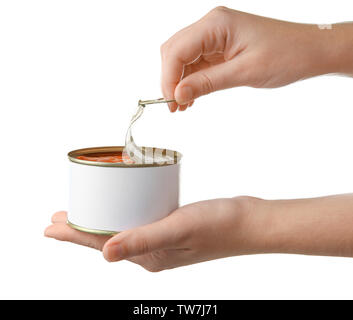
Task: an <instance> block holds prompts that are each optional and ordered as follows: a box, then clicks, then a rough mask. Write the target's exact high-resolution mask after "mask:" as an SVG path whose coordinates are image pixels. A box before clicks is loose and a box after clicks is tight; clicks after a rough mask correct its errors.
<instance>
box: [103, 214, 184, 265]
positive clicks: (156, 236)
mask: <svg viewBox="0 0 353 320" xmlns="http://www.w3.org/2000/svg"><path fill="white" fill-rule="evenodd" d="M172 216H173V214H172V215H170V216H169V217H167V218H165V219H163V220H160V221H157V222H155V223H153V224H149V225H146V226H142V227H138V228H136V229H132V230H128V231H124V232H121V233H120V234H117V235H116V236H114V237H113V238H111V239H110V240H109V241H108V242H107V243H106V244H105V246H104V248H103V254H104V257H105V258H106V259H107V260H108V261H111V262H112V261H119V260H123V259H128V258H131V257H134V256H140V255H145V254H148V253H151V252H153V251H156V250H162V249H169V248H177V247H178V245H179V244H180V241H181V239H182V237H183V233H182V229H181V228H180V225H179V222H178V219H175V218H173V217H172Z"/></svg>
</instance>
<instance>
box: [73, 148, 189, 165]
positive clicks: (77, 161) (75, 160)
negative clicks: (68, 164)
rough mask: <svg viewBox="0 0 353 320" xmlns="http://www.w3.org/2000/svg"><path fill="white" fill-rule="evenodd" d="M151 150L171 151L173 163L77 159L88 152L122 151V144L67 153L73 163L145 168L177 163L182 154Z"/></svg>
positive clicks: (143, 149)
mask: <svg viewBox="0 0 353 320" xmlns="http://www.w3.org/2000/svg"><path fill="white" fill-rule="evenodd" d="M145 149H146V147H142V151H143V152H144V151H145ZM152 149H153V152H155V151H156V150H157V151H159V152H162V154H164V155H165V154H166V153H167V152H173V153H174V163H162V164H159V163H151V164H149V163H142V164H140V163H137V164H136V163H133V164H126V163H123V162H122V163H121V162H118V163H111V162H99V161H90V160H82V159H77V157H79V156H89V155H90V154H91V155H92V154H99V153H109V152H111V153H114V152H123V150H124V147H123V146H109V147H92V148H83V149H77V150H73V151H70V152H69V153H68V155H67V156H68V157H69V160H70V161H72V162H75V163H79V164H85V165H89V166H96V167H121V168H145V167H165V166H172V165H175V164H179V162H180V159H181V157H182V154H181V153H179V152H177V151H173V150H167V149H160V148H152Z"/></svg>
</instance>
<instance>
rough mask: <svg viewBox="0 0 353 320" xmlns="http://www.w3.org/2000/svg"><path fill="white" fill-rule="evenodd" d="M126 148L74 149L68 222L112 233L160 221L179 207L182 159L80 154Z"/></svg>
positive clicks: (120, 150) (95, 231) (111, 151)
mask: <svg viewBox="0 0 353 320" xmlns="http://www.w3.org/2000/svg"><path fill="white" fill-rule="evenodd" d="M123 149H124V147H121V146H120V147H96V148H86V149H79V150H74V151H71V152H69V154H68V157H69V160H70V196H69V210H68V221H67V223H68V224H69V225H70V226H71V227H73V228H75V229H78V230H80V231H84V232H89V233H95V234H105V235H112V234H115V233H117V232H120V231H124V230H127V229H131V228H135V227H138V226H141V225H145V224H149V223H152V222H155V221H157V220H159V219H162V218H164V217H166V216H168V215H169V214H170V213H171V212H173V211H174V210H175V209H177V208H178V207H179V171H180V163H179V161H175V162H174V163H172V164H168V163H165V164H156V163H152V164H143V163H142V164H125V163H109V162H95V161H87V160H81V159H78V157H79V156H97V155H98V156H99V155H109V154H113V153H116V152H122V151H123ZM153 150H155V151H157V152H159V153H161V152H165V151H166V150H162V149H158V148H153ZM167 151H169V153H170V152H171V151H170V150H167ZM172 152H173V151H172ZM176 154H178V155H180V154H179V153H176Z"/></svg>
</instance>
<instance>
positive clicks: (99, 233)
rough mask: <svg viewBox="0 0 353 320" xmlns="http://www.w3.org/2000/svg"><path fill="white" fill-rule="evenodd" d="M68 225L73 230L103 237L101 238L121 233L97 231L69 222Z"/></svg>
mask: <svg viewBox="0 0 353 320" xmlns="http://www.w3.org/2000/svg"><path fill="white" fill-rule="evenodd" d="M66 224H67V225H68V226H70V227H71V228H73V229H76V230H78V231H82V232H86V233H92V234H97V235H101V236H114V235H116V234H118V233H119V231H106V230H97V229H89V228H85V227H80V226H78V225H77V224H74V223H71V222H70V221H69V220H67V221H66Z"/></svg>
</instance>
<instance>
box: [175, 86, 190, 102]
mask: <svg viewBox="0 0 353 320" xmlns="http://www.w3.org/2000/svg"><path fill="white" fill-rule="evenodd" d="M180 96H181V97H180V101H178V103H179V104H181V105H183V104H187V103H188V102H190V100H192V98H193V91H192V88H191V87H189V86H185V87H183V88H182V89H181V94H180Z"/></svg>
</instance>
